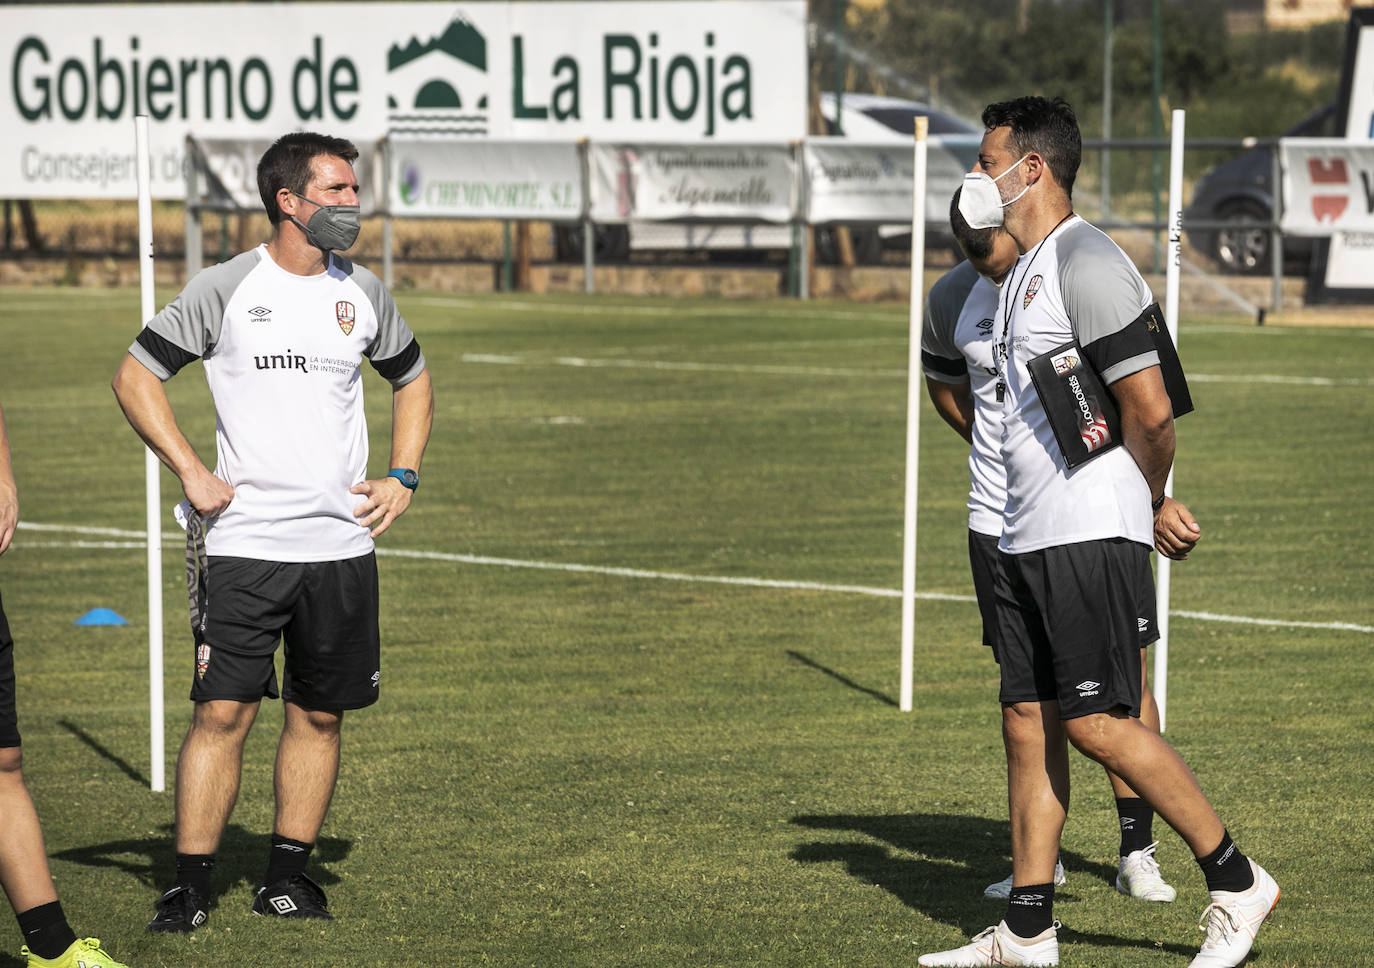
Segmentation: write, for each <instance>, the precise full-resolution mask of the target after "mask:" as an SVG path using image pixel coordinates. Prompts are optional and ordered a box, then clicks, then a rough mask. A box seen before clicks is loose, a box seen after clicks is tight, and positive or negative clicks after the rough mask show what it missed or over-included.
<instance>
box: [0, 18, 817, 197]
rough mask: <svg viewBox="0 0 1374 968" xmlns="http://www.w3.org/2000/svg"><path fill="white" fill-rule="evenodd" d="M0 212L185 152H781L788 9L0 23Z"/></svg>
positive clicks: (800, 117) (161, 165) (793, 111)
mask: <svg viewBox="0 0 1374 968" xmlns="http://www.w3.org/2000/svg"><path fill="white" fill-rule="evenodd" d="M0 51H3V52H4V57H5V68H6V70H5V74H4V77H5V85H4V95H3V97H2V98H0V130H4V131H5V132H6V134H7V137H6V138H5V139H4V144H3V145H0V196H3V197H7V198H130V197H133V196H134V194H135V186H136V179H135V174H134V136H133V128H134V126H133V118H134V116H135V115H137V114H147V115H148V116H149V118H150V121H151V142H152V149H153V172H152V175H153V193H154V195H156V196H157V197H160V198H178V197H181V196H182V195H183V194H184V188H185V186H184V177H183V174H182V167H183V164H184V157H183V156H184V148H183V142H184V139H185V137H186V136H187V135H188V134H193V135H197V136H200V137H205V138H211V137H217V138H224V137H231V138H275V137H277V136H278V135H281V134H284V133H286V132H288V131H295V130H318V131H322V132H325V133H328V134H335V135H340V136H343V137H348V138H352V139H353V140H355V141H361V140H373V139H377V138H380V137H382V136H384V135H387V134H393V133H394V134H405V135H419V134H423V135H448V136H459V137H461V136H467V137H475V138H483V137H486V138H502V139H509V138H529V139H540V140H546V141H549V140H553V141H564V140H566V141H575V140H577V139H579V138H591V139H617V140H629V139H640V140H652V141H681V142H701V141H720V142H731V141H751V142H760V141H784V142H785V141H788V140H791V139H795V138H800V137H802V136H803V135H804V134H805V133H806V6H805V4H804V3H803V2H801V0H659V2H643V3H639V2H630V0H619V2H616V0H610V2H599V3H593V2H576V0H573V2H541V0H530V2H519V3H494V2H492V3H488V2H473V3H467V2H464V3H451V2H440V3H430V2H420V3H339V4H330V3H302V4H290V3H283V4H262V5H259V4H235V3H226V4H220V3H216V4H156V5H138V4H109V5H106V4H101V5H92V6H68V5H37V4H34V5H15V6H4V7H0Z"/></svg>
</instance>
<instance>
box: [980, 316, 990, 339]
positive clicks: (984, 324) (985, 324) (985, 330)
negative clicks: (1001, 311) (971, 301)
mask: <svg viewBox="0 0 1374 968" xmlns="http://www.w3.org/2000/svg"><path fill="white" fill-rule="evenodd" d="M978 332H980V333H982V334H983V335H984V336H986V335H988V334H989V333H991V332H992V320H991V319H980V320H978Z"/></svg>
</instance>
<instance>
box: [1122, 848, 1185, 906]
mask: <svg viewBox="0 0 1374 968" xmlns="http://www.w3.org/2000/svg"><path fill="white" fill-rule="evenodd" d="M1158 846H1159V841H1157V840H1156V841H1155V842H1154V843H1153V844H1151V845H1150V846H1148V847H1146V848H1145V849H1144V850H1133V851H1131V852H1130V853H1129V854H1127V855H1126V856H1125V857H1123V858H1121V862H1120V864H1119V865H1118V869H1117V873H1116V889H1117V890H1118V891H1120V892H1121V893H1122V894H1126V895H1128V896H1130V897H1133V898H1136V899H1137V900H1141V901H1172V900H1173V899H1174V898H1175V897H1177V896H1178V892H1177V891H1175V890H1174V889H1173V888H1172V887H1170V886H1169V885H1168V884H1166V883H1164V878H1163V877H1162V876H1161V875H1160V873H1159V861H1157V860H1155V848H1156V847H1158Z"/></svg>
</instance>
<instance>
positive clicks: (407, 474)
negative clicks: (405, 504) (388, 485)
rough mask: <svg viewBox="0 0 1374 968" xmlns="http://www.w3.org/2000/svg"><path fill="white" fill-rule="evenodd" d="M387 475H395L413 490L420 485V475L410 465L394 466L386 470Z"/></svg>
mask: <svg viewBox="0 0 1374 968" xmlns="http://www.w3.org/2000/svg"><path fill="white" fill-rule="evenodd" d="M386 476H387V477H394V478H396V480H398V481H400V482H401V483H402V484H404V485H405V486H406V487H408V488H410V489H411V490H412V491H413V490H415V489H416V488H417V487H419V486H420V475H419V474H417V473H416V472H415V471H413V470H411V469H410V468H409V467H393V468H392V469H391V470H389V471H387V472H386Z"/></svg>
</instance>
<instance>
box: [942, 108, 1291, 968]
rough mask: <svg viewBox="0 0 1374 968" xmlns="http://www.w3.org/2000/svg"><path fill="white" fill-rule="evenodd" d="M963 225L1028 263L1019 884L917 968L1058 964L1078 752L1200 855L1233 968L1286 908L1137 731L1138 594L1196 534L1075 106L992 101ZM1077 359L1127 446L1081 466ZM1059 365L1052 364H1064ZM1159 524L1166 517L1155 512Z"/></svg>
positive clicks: (1013, 654)
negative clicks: (1105, 390) (1066, 445)
mask: <svg viewBox="0 0 1374 968" xmlns="http://www.w3.org/2000/svg"><path fill="white" fill-rule="evenodd" d="M983 126H984V128H985V129H986V132H985V134H984V136H983V141H982V144H981V145H980V148H979V155H978V163H977V165H976V166H975V168H974V171H973V173H971V174H970V175H969V176H967V177H966V178H965V182H964V187H963V195H962V198H961V200H960V210H961V212H963V214H964V216H965V217H966V219H967V220H968V222H969V224H970V225H971V226H972V227H974V228H986V227H991V226H994V225H998V224H1004V225H1005V228H1006V231H1007V233H1008V234H1009V235H1010V236H1011V237H1012V238H1013V239H1015V240H1016V244H1017V249H1018V251H1019V252H1020V257H1019V258H1018V259H1017V262H1016V265H1015V266H1013V267H1012V269H1011V272H1010V274H1009V275H1008V277H1007V280H1006V282H1005V283H1004V284H1003V286H1002V290H1001V293H1000V295H999V300H998V311H997V315H996V317H995V318H994V328H993V329H994V344H993V348H994V360H995V362H996V366H997V371H998V373H997V384H996V386H995V390H994V393H995V397H996V398H998V399H999V400H1000V401H1001V402H1003V404H1004V408H1005V409H1004V415H1003V431H1002V441H1001V453H1002V460H1003V464H1004V466H1005V467H1006V471H1007V504H1006V508H1005V511H1004V514H1003V526H1002V536H1001V540H1000V541H999V544H998V547H999V550H1000V551H1001V552H1002V553H1003V554H1002V564H1003V575H1002V578H1003V581H1002V582H1001V583H1000V584H999V587H998V588H997V590H996V594H997V634H996V641H997V645H998V650H999V658H1000V659H1001V678H1002V686H1001V691H1000V699H1001V702H1002V708H1003V738H1004V743H1005V745H1006V750H1007V783H1008V801H1009V805H1010V815H1011V840H1012V878H1013V885H1012V889H1011V894H1010V897H1009V898H1008V901H1007V913H1006V916H1005V918H1004V919H1003V921H1002V922H1001V923H1000V924H998V925H995V926H994V927H991V928H988V929H987V930H986V931H984V932H982V933H981V934H979V935H978V936H977V937H975V938H974V939H973V940H972V941H971V942H970V943H968V944H966V945H964V946H962V947H959V948H955V949H951V950H949V951H942V952H937V953H934V954H928V955H922V956H921V957H920V959H919V963H920V964H921V965H928V966H969V965H993V964H995V965H1003V964H1006V965H1057V964H1058V963H1059V946H1058V941H1057V938H1056V934H1055V922H1054V914H1053V904H1054V865H1055V860H1056V857H1057V856H1058V852H1059V839H1060V835H1061V834H1062V832H1063V827H1064V820H1065V818H1066V816H1067V812H1068V743H1069V742H1072V743H1073V745H1074V746H1075V747H1077V748H1078V749H1079V750H1080V751H1081V752H1082V753H1084V754H1085V755H1087V756H1089V757H1090V758H1092V759H1094V760H1097V761H1098V762H1099V763H1101V764H1102V765H1103V766H1105V767H1107V768H1108V769H1110V770H1111V771H1112V772H1114V773H1116V774H1117V775H1119V776H1120V777H1122V779H1124V780H1125V781H1126V782H1127V783H1129V784H1130V785H1131V787H1132V789H1134V790H1136V791H1137V792H1138V793H1139V794H1140V795H1141V796H1142V797H1143V798H1144V799H1145V800H1146V801H1147V802H1149V803H1150V804H1151V805H1152V806H1153V807H1154V809H1155V810H1156V811H1157V812H1158V814H1159V815H1160V816H1161V817H1163V818H1164V820H1165V821H1166V822H1167V823H1168V824H1169V825H1170V826H1171V827H1173V828H1174V830H1175V831H1177V832H1178V834H1179V835H1180V836H1181V837H1182V838H1183V840H1184V842H1185V843H1187V845H1188V847H1189V848H1190V849H1191V850H1192V851H1193V855H1194V857H1195V858H1196V859H1197V862H1198V864H1199V866H1200V867H1201V868H1202V871H1203V875H1204V877H1205V878H1206V881H1207V887H1208V890H1209V892H1210V894H1211V903H1210V904H1209V905H1208V907H1207V909H1206V911H1205V912H1204V922H1205V927H1206V934H1207V936H1206V940H1205V941H1204V942H1203V944H1202V949H1201V951H1199V953H1198V955H1197V957H1195V958H1194V959H1193V961H1192V964H1191V966H1190V968H1233V966H1235V965H1237V964H1239V963H1240V962H1242V961H1244V960H1245V957H1246V955H1247V954H1248V953H1249V951H1250V948H1251V946H1252V944H1253V942H1254V939H1255V935H1256V933H1257V932H1258V930H1259V928H1260V925H1261V924H1262V923H1263V922H1264V921H1265V920H1266V919H1267V918H1268V916H1269V914H1270V913H1271V912H1272V910H1273V908H1274V905H1275V904H1277V903H1278V899H1279V889H1278V885H1277V884H1276V883H1275V882H1274V879H1273V878H1272V877H1270V876H1269V874H1268V873H1267V872H1266V871H1264V869H1263V868H1261V867H1260V866H1259V865H1257V864H1255V863H1254V862H1253V861H1252V860H1250V859H1249V858H1248V857H1246V856H1245V855H1244V854H1242V853H1241V852H1240V850H1239V849H1238V848H1237V847H1236V846H1235V844H1234V843H1233V842H1232V841H1231V837H1230V835H1229V834H1228V833H1227V831H1226V828H1225V827H1224V826H1223V825H1222V823H1221V821H1220V819H1218V817H1217V815H1216V812H1215V811H1214V810H1213V809H1212V805H1211V804H1210V803H1209V802H1208V801H1207V798H1206V797H1205V796H1204V795H1203V793H1202V790H1201V788H1200V787H1199V786H1198V782H1197V780H1196V778H1195V777H1194V776H1193V774H1192V772H1191V771H1190V770H1189V769H1188V767H1187V765H1186V764H1185V763H1184V762H1183V759H1182V758H1181V757H1180V756H1179V755H1178V753H1177V752H1175V751H1174V749H1173V748H1172V747H1171V746H1169V744H1168V743H1166V742H1165V741H1164V740H1163V739H1162V738H1161V737H1160V736H1159V735H1158V734H1157V733H1155V732H1153V731H1152V730H1150V729H1149V728H1148V727H1147V726H1146V725H1144V724H1143V723H1142V722H1141V721H1140V718H1139V715H1140V710H1139V703H1140V694H1141V684H1140V682H1139V676H1140V664H1139V661H1138V659H1139V633H1138V629H1137V623H1136V619H1137V613H1136V608H1135V605H1136V589H1137V588H1138V583H1139V582H1140V580H1141V576H1142V575H1143V574H1148V570H1149V549H1150V546H1151V545H1152V544H1155V545H1156V546H1159V547H1162V548H1167V549H1168V552H1169V553H1170V554H1171V555H1173V556H1182V555H1184V554H1186V553H1187V552H1188V551H1189V550H1190V549H1191V548H1192V547H1193V545H1194V544H1195V543H1196V541H1197V539H1198V536H1199V534H1198V531H1197V529H1196V526H1195V525H1193V524H1191V523H1190V522H1189V521H1187V520H1185V519H1184V518H1183V516H1182V512H1181V510H1180V507H1179V505H1177V504H1175V503H1174V502H1172V501H1170V500H1168V499H1167V498H1166V497H1165V496H1164V483H1165V480H1166V478H1167V476H1168V473H1169V468H1170V466H1171V465H1172V463H1173V456H1174V426H1173V409H1172V402H1171V400H1170V398H1169V395H1168V393H1167V391H1166V390H1165V386H1164V380H1163V377H1162V375H1161V370H1160V366H1159V354H1158V352H1157V350H1156V349H1155V343H1154V339H1153V336H1152V333H1151V332H1150V326H1151V325H1152V324H1153V322H1154V319H1155V317H1154V312H1155V310H1154V307H1153V305H1152V303H1153V300H1152V299H1151V297H1150V292H1149V289H1148V287H1147V286H1146V285H1145V282H1144V280H1143V279H1142V278H1141V277H1140V273H1139V272H1138V271H1136V268H1135V266H1134V265H1132V264H1131V261H1130V259H1128V258H1127V257H1126V255H1125V254H1124V253H1122V252H1121V250H1120V249H1119V248H1117V246H1116V245H1115V244H1114V243H1112V241H1111V240H1110V239H1109V238H1107V237H1106V236H1105V235H1104V234H1103V233H1101V232H1100V231H1098V230H1097V229H1096V228H1094V227H1092V226H1091V225H1088V224H1087V223H1086V222H1084V221H1083V220H1082V219H1080V218H1078V217H1077V216H1076V215H1074V213H1073V206H1072V202H1071V198H1072V192H1073V182H1074V178H1075V176H1076V175H1077V172H1078V165H1079V161H1080V159H1081V156H1082V140H1081V137H1080V135H1079V131H1078V122H1077V119H1076V118H1075V117H1074V115H1073V111H1072V109H1071V108H1070V107H1069V105H1068V104H1067V103H1065V102H1064V101H1063V100H1061V99H1056V100H1054V101H1048V100H1046V99H1044V98H1040V97H1025V98H1019V99H1017V100H1014V101H1007V102H1003V103H999V104H993V105H989V106H988V108H987V109H986V110H985V111H984V112H983ZM1070 344H1072V345H1073V346H1074V347H1075V349H1074V350H1073V353H1074V360H1075V363H1077V361H1078V360H1079V358H1081V359H1082V360H1083V361H1084V362H1086V364H1087V365H1089V366H1091V368H1092V369H1093V370H1095V371H1096V373H1097V374H1098V376H1099V377H1100V379H1101V381H1102V383H1103V384H1104V385H1106V386H1107V387H1109V388H1110V390H1111V394H1112V396H1113V397H1114V399H1115V401H1116V404H1117V406H1118V408H1119V410H1120V433H1121V439H1122V446H1120V447H1117V448H1115V449H1111V450H1104V451H1103V452H1102V453H1100V454H1098V455H1097V456H1096V457H1095V458H1094V459H1092V460H1090V461H1088V462H1086V463H1081V464H1078V465H1077V466H1075V467H1073V468H1070V467H1069V466H1068V464H1067V461H1066V460H1065V457H1064V454H1063V453H1062V452H1061V451H1060V449H1059V444H1058V442H1057V440H1056V438H1055V435H1054V433H1053V431H1052V429H1051V427H1050V425H1049V420H1048V416H1047V413H1046V409H1045V405H1044V403H1043V402H1042V401H1041V400H1040V398H1039V396H1038V394H1037V392H1036V389H1035V386H1034V384H1033V383H1032V381H1031V379H1030V376H1029V370H1028V364H1029V363H1030V361H1031V360H1033V359H1036V358H1039V357H1043V356H1045V355H1046V354H1062V353H1064V352H1065V351H1066V350H1067V349H1068V347H1069V345H1070ZM1053 358H1054V357H1052V359H1053ZM1152 512H1153V514H1152Z"/></svg>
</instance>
